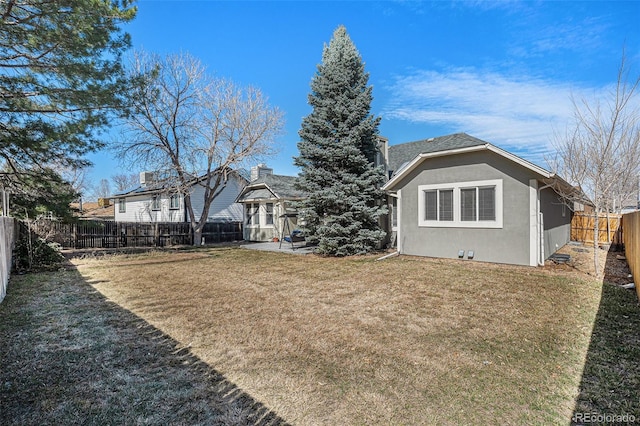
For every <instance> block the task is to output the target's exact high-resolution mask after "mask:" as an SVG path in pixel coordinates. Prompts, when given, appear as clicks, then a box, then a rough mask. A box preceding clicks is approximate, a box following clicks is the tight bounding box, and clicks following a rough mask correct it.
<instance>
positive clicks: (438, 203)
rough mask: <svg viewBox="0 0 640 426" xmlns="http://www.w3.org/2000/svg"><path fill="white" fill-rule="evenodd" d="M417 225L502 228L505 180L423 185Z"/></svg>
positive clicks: (420, 188)
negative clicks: (503, 186)
mask: <svg viewBox="0 0 640 426" xmlns="http://www.w3.org/2000/svg"><path fill="white" fill-rule="evenodd" d="M418 226H430V227H451V228H502V180H501V179H496V180H485V181H473V182H457V183H447V184H437V185H420V186H419V187H418Z"/></svg>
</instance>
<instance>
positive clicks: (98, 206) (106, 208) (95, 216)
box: [70, 198, 115, 220]
mask: <svg viewBox="0 0 640 426" xmlns="http://www.w3.org/2000/svg"><path fill="white" fill-rule="evenodd" d="M70 207H71V209H72V210H73V215H74V216H76V217H79V218H80V219H85V220H114V218H115V209H114V206H113V204H112V203H111V202H110V201H109V199H108V198H100V199H99V200H98V202H87V201H83V202H81V203H71V204H70Z"/></svg>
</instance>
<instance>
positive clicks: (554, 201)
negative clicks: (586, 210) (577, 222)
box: [540, 188, 571, 259]
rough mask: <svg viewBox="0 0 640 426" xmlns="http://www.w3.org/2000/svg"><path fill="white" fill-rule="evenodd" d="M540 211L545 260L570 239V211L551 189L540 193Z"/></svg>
mask: <svg viewBox="0 0 640 426" xmlns="http://www.w3.org/2000/svg"><path fill="white" fill-rule="evenodd" d="M540 211H541V212H542V215H543V222H544V223H543V225H544V257H545V259H546V258H548V257H549V256H551V255H552V254H553V253H555V252H556V251H558V250H559V249H560V248H562V246H564V245H565V244H567V243H568V242H569V241H570V239H571V210H570V209H569V208H568V207H567V206H566V205H565V204H564V203H563V202H562V199H561V198H560V196H559V195H558V194H557V193H556V192H555V191H554V190H553V189H551V188H546V189H543V190H542V191H540Z"/></svg>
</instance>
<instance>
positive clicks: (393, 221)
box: [391, 197, 398, 229]
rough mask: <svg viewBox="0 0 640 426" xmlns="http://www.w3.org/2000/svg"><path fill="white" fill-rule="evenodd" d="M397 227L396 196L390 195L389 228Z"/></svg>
mask: <svg viewBox="0 0 640 426" xmlns="http://www.w3.org/2000/svg"><path fill="white" fill-rule="evenodd" d="M397 227H398V197H391V229H396V228H397Z"/></svg>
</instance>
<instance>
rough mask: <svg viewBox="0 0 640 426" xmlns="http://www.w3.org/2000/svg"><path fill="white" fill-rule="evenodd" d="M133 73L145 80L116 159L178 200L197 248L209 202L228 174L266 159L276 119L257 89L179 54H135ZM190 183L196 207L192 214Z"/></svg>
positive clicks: (276, 113) (278, 128)
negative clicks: (151, 176) (149, 174)
mask: <svg viewBox="0 0 640 426" xmlns="http://www.w3.org/2000/svg"><path fill="white" fill-rule="evenodd" d="M133 73H134V76H138V77H139V76H146V78H144V79H143V80H144V84H142V85H140V87H139V88H138V89H137V92H136V93H134V94H133V95H132V98H133V114H132V115H131V116H130V118H129V119H128V120H127V122H126V128H127V130H126V137H124V138H123V141H124V142H122V143H120V144H119V145H118V147H117V152H118V156H119V157H120V158H121V159H123V160H125V161H129V162H131V163H133V164H138V165H144V166H145V167H147V168H149V169H152V170H154V171H155V172H156V173H157V175H158V176H161V177H162V179H163V180H164V182H163V183H164V186H165V188H166V191H167V192H171V193H181V194H183V195H184V199H185V206H186V209H187V212H188V215H189V220H190V223H191V227H192V229H193V233H194V244H196V245H197V244H200V242H201V238H202V229H203V227H204V224H205V223H206V221H207V217H208V215H209V208H210V206H211V203H212V202H213V200H214V199H215V198H216V197H217V196H218V195H220V193H221V192H222V191H223V190H224V188H225V187H226V185H227V182H228V180H229V179H230V178H231V174H232V173H234V172H236V171H237V170H238V169H239V168H240V167H243V166H247V165H248V164H249V163H250V162H251V163H253V162H256V161H258V160H259V159H261V158H264V157H266V156H268V155H271V154H273V152H274V150H273V143H274V141H275V138H276V137H277V135H278V134H279V133H280V132H281V130H282V127H283V115H282V113H281V112H280V111H279V110H278V109H277V108H275V107H272V106H270V105H269V104H268V102H267V99H266V98H265V96H264V95H263V94H262V93H261V91H260V90H258V89H255V88H252V87H249V88H241V87H238V86H236V85H235V84H234V83H232V82H230V81H228V80H224V79H215V78H211V77H209V76H208V75H207V74H206V72H205V69H204V67H203V66H202V65H201V63H200V62H199V61H198V60H197V59H195V58H193V57H192V56H190V55H187V54H180V55H171V56H167V57H165V58H160V57H157V56H146V55H138V56H137V57H136V59H135V64H134V70H133ZM198 185H199V186H200V187H202V189H203V191H202V193H203V200H201V201H202V204H201V205H202V206H203V208H202V211H200V212H199V215H198V216H196V212H195V211H194V207H193V204H194V203H193V200H192V195H193V194H194V191H193V188H194V187H195V186H198ZM199 201H200V200H199ZM198 204H199V205H200V202H198Z"/></svg>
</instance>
